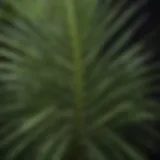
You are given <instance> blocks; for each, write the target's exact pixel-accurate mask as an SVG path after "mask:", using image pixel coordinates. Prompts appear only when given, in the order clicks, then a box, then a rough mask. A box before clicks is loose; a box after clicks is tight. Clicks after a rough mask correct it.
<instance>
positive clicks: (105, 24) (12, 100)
mask: <svg viewBox="0 0 160 160" xmlns="http://www.w3.org/2000/svg"><path fill="white" fill-rule="evenodd" d="M113 2H115V3H113ZM8 4H10V5H11V6H12V8H13V11H14V13H15V16H14V17H13V16H12V15H10V16H6V17H5V18H6V21H8V22H11V23H12V27H9V26H8V25H6V26H5V25H3V27H1V33H0V42H3V45H2V46H1V47H0V57H1V58H3V60H2V61H1V62H0V81H1V83H2V84H3V85H1V88H0V93H1V95H2V97H3V100H1V106H0V117H1V118H0V119H1V121H2V122H3V123H4V124H5V125H4V126H3V128H2V129H1V131H0V135H1V137H3V138H2V140H1V141H0V145H1V146H2V147H3V148H7V149H8V154H7V156H6V159H7V160H13V159H18V157H19V155H21V154H22V153H24V152H25V151H26V152H27V155H26V157H25V158H26V159H28V158H30V159H31V157H34V158H33V159H34V160H66V159H68V160H80V159H82V160H114V159H115V160H144V159H145V155H143V153H141V152H140V150H138V148H137V147H136V146H135V145H133V144H132V143H129V141H128V140H126V137H125V131H126V129H127V128H128V127H131V126H134V125H136V124H141V129H142V128H143V127H144V126H145V124H146V122H147V123H148V122H152V121H154V120H157V119H158V116H157V115H158V114H157V112H156V113H155V112H153V110H151V107H153V106H152V105H154V102H153V101H152V99H150V98H148V97H147V94H148V93H149V92H150V91H151V90H152V88H151V86H150V81H151V80H152V79H153V77H150V76H148V74H147V73H148V72H149V71H150V70H151V69H152V66H148V65H146V63H145V60H146V59H147V58H148V54H147V53H144V41H139V42H138V43H135V44H132V45H129V47H126V44H128V41H129V40H130V39H131V37H132V36H133V34H134V33H135V31H136V29H137V28H138V27H139V25H141V24H142V22H143V20H145V18H146V16H145V15H143V16H142V17H140V18H139V19H138V20H136V21H135V22H134V23H133V24H132V25H130V26H128V27H125V29H123V27H124V26H125V25H126V23H127V21H129V20H130V19H131V17H132V16H133V15H135V14H136V13H137V11H138V10H139V9H140V7H141V6H142V5H143V4H142V3H141V4H140V3H138V4H137V5H132V6H129V7H125V4H126V0H121V1H114V0H106V2H105V3H104V5H103V6H101V7H99V5H100V4H99V1H98V0H54V1H53V2H52V1H49V0H45V1H44V0H37V1H30V0H27V1H21V2H19V1H18V0H17V1H13V0H12V1H8ZM3 12H4V13H5V9H4V10H3ZM2 15H3V16H4V15H7V14H2ZM11 16H12V18H11ZM117 34H118V35H117ZM115 35H117V36H115ZM104 43H106V44H109V45H108V47H107V49H106V51H105V53H103V54H102V48H103V46H104ZM2 102H3V103H2ZM144 128H145V127H144ZM137 131H138V129H137ZM143 131H144V132H143V133H144V135H143V136H140V134H139V131H138V134H137V135H136V134H135V133H136V131H135V133H134V134H135V136H136V137H137V138H139V141H140V142H141V143H142V144H143V145H146V141H145V140H144V137H146V135H151V134H152V133H154V131H152V129H151V128H149V126H147V130H145V129H144V130H143ZM155 135H157V134H156V133H155ZM155 135H154V136H155ZM147 137H148V136H147Z"/></svg>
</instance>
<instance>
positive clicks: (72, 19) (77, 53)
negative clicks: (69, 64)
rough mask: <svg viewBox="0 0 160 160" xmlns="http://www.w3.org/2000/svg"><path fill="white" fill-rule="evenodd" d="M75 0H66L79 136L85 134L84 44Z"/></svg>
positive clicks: (76, 123) (76, 125) (76, 122)
mask: <svg viewBox="0 0 160 160" xmlns="http://www.w3.org/2000/svg"><path fill="white" fill-rule="evenodd" d="M74 2H75V1H74V0H65V3H66V9H67V18H68V19H67V20H68V28H69V33H70V36H71V41H72V49H73V61H74V93H75V105H76V106H75V129H76V134H78V135H77V136H82V135H83V130H84V122H83V121H84V117H83V102H84V100H83V98H84V97H83V58H82V50H81V49H82V46H81V45H82V44H81V38H80V34H79V28H78V25H77V19H76V8H75V4H74Z"/></svg>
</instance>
